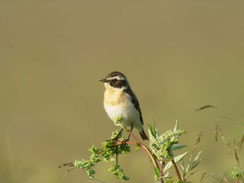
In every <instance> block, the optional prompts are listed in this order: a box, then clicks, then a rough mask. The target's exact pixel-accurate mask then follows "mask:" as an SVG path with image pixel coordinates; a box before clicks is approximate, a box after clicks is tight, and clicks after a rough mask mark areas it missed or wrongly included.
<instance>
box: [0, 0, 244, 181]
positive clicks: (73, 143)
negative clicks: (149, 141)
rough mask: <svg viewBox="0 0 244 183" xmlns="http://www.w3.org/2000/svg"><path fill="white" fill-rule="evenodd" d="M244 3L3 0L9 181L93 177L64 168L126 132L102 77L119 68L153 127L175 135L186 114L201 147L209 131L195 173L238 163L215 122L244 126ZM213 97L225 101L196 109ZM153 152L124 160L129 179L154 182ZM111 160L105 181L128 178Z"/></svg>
mask: <svg viewBox="0 0 244 183" xmlns="http://www.w3.org/2000/svg"><path fill="white" fill-rule="evenodd" d="M243 10H244V2H243V1H241V0H240V1H238V0H233V1H227V0H221V1H220V0H206V1H190V0H186V1H162V0H160V1H159V0H155V1H145V0H140V1H139V0H123V1H107V0H80V1H78V0H35V1H34V0H29V1H26V0H22V1H18V0H1V1H0V84H1V89H0V182H1V183H43V182H45V183H68V182H69V183H70V182H93V181H89V180H88V179H87V177H86V174H85V172H84V171H80V170H74V171H72V172H71V173H70V174H69V175H68V176H66V177H65V176H64V174H65V169H58V165H60V164H62V163H65V162H70V161H73V160H75V159H81V158H88V155H89V153H88V152H87V150H88V148H89V147H90V146H91V145H92V144H95V145H99V144H100V142H102V141H103V140H105V139H106V138H108V137H109V136H110V134H111V132H112V131H114V130H115V129H117V128H116V127H115V126H114V125H113V122H112V121H110V119H109V118H108V117H107V115H106V113H105V112H104V109H103V92H104V86H103V85H102V84H101V83H99V82H98V80H99V79H102V78H103V77H104V76H105V75H107V74H108V73H109V72H111V71H114V70H119V71H121V72H123V73H125V74H126V75H127V77H128V79H129V81H130V84H131V85H132V89H133V90H134V92H135V93H136V95H137V97H138V98H139V101H140V105H141V109H142V113H143V117H144V121H145V123H146V124H147V123H151V124H153V123H154V122H155V123H156V124H157V126H158V128H159V129H160V131H161V132H164V131H166V130H168V129H169V128H173V126H174V124H175V120H178V121H179V125H180V127H181V128H183V129H185V130H186V131H187V135H185V136H184V137H183V139H182V143H185V144H188V145H189V149H190V148H191V147H192V145H193V144H194V140H195V138H196V136H197V135H198V134H199V132H200V131H202V130H203V131H204V135H203V137H202V141H201V144H200V149H199V150H203V154H202V163H201V166H200V167H199V173H197V174H196V175H194V176H193V177H192V179H191V180H193V182H199V178H200V176H201V174H202V173H203V172H212V173H219V172H224V173H225V172H227V171H228V169H230V168H232V167H234V166H235V165H236V162H235V160H234V158H233V156H229V154H228V151H227V148H226V146H225V145H224V144H223V142H221V141H219V142H217V143H216V142H215V141H214V137H213V131H214V129H215V126H216V124H219V125H220V126H221V128H222V129H223V131H224V133H225V136H226V139H227V141H233V139H238V138H240V136H241V135H243V133H244V117H243V112H244V111H243V106H244V81H243V78H244V11H243ZM206 104H212V105H215V106H216V107H217V108H218V109H217V110H215V109H208V110H203V111H199V112H195V109H196V108H198V107H200V106H203V105H206ZM221 115H226V116H229V117H231V118H232V119H234V121H231V120H228V119H223V118H221V117H220V116H221ZM146 126H147V125H146ZM146 128H147V127H146ZM136 134H137V133H136ZM242 154H243V151H242ZM145 157H146V156H145V154H144V152H142V151H139V152H133V153H131V154H129V155H128V156H126V157H121V160H120V162H121V165H122V167H123V168H124V169H125V172H126V174H127V175H128V176H129V177H130V178H131V179H130V181H129V182H131V183H137V182H143V183H144V182H145V183H148V182H153V180H154V178H153V169H152V165H151V163H150V161H149V159H148V158H147V157H146V158H145ZM243 158H244V156H242V157H241V159H240V160H241V161H242V162H241V163H242V167H243V164H244V160H243ZM108 166H109V165H107V164H101V165H98V166H97V169H96V170H97V178H98V179H100V180H104V181H106V182H109V183H110V182H120V181H118V180H116V179H114V177H113V176H112V175H110V173H108V172H107V170H106V169H104V168H107V167H108ZM208 182H211V181H210V180H209V181H208Z"/></svg>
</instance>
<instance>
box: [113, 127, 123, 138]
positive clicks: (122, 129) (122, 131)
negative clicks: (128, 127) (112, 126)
mask: <svg viewBox="0 0 244 183" xmlns="http://www.w3.org/2000/svg"><path fill="white" fill-rule="evenodd" d="M123 130H124V129H123V128H121V130H120V131H119V133H118V134H117V135H116V137H114V138H112V140H118V137H119V136H120V134H121V133H122V132H123Z"/></svg>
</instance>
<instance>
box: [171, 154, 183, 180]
mask: <svg viewBox="0 0 244 183" xmlns="http://www.w3.org/2000/svg"><path fill="white" fill-rule="evenodd" d="M171 162H172V163H173V165H174V168H175V171H176V174H177V177H178V179H179V180H180V181H182V179H181V176H180V172H179V169H178V167H177V165H176V163H175V161H174V159H172V160H171Z"/></svg>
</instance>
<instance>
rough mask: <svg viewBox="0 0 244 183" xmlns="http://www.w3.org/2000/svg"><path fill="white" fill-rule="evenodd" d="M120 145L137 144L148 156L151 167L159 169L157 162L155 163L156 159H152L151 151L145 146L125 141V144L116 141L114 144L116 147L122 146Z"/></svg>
mask: <svg viewBox="0 0 244 183" xmlns="http://www.w3.org/2000/svg"><path fill="white" fill-rule="evenodd" d="M122 143H126V144H132V145H137V144H138V143H139V145H140V147H141V148H142V149H143V150H144V151H145V152H146V153H147V154H148V156H149V158H150V159H151V161H152V163H153V166H154V167H155V168H158V169H159V165H158V162H157V161H156V159H155V158H154V156H153V155H152V153H151V151H150V150H149V149H148V147H147V146H145V145H143V144H141V143H140V142H135V141H126V142H123V141H117V142H116V145H119V144H122Z"/></svg>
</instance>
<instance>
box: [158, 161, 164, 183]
mask: <svg viewBox="0 0 244 183" xmlns="http://www.w3.org/2000/svg"><path fill="white" fill-rule="evenodd" d="M159 163H160V182H161V183H163V182H164V180H163V168H164V167H163V164H164V162H163V161H162V160H161V161H159Z"/></svg>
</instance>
